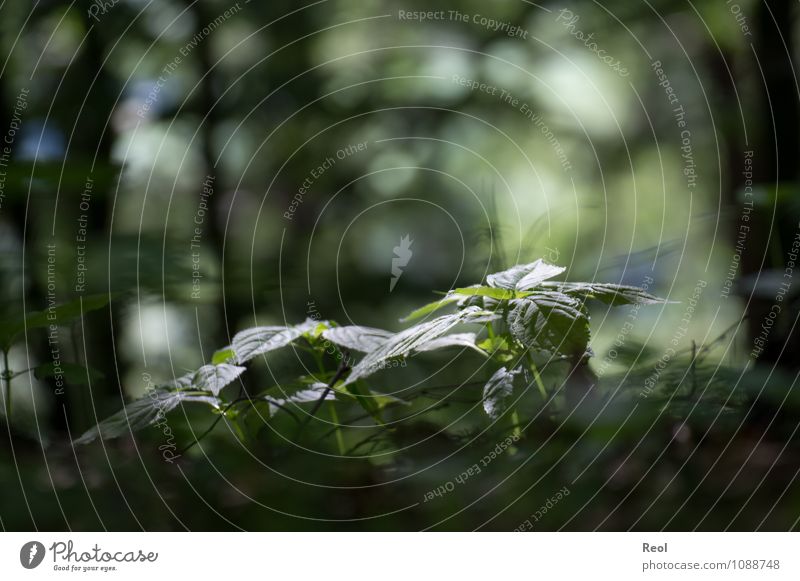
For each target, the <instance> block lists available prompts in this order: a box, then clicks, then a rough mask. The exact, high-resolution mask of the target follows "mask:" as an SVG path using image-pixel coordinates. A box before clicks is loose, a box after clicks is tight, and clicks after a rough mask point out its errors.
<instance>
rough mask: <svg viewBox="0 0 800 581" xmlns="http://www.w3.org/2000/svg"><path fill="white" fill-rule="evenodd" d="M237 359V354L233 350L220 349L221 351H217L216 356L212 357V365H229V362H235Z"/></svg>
mask: <svg viewBox="0 0 800 581" xmlns="http://www.w3.org/2000/svg"><path fill="white" fill-rule="evenodd" d="M235 359H236V352H234V350H233V349H230V348H227V349H220V350H219V351H215V352H214V355H213V356H212V357H211V363H213V364H214V365H219V364H220V363H227V362H229V361H234V360H235Z"/></svg>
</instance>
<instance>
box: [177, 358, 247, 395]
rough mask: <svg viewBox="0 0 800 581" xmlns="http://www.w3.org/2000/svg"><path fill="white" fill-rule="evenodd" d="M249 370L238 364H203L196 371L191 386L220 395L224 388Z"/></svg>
mask: <svg viewBox="0 0 800 581" xmlns="http://www.w3.org/2000/svg"><path fill="white" fill-rule="evenodd" d="M245 371H247V369H246V368H244V367H239V366H237V365H228V364H227V363H222V364H220V365H203V366H202V367H201V368H200V369H198V370H197V371H195V372H194V375H193V376H192V381H191V385H190V387H191V388H194V389H199V390H201V391H210V392H211V393H213V394H214V395H219V392H220V391H222V389H223V388H224V387H225V386H226V385H228V384H230V383H231V382H232V381H234V380H235V379H236V378H237V377H239V376H240V375H241V374H242V373H244V372H245Z"/></svg>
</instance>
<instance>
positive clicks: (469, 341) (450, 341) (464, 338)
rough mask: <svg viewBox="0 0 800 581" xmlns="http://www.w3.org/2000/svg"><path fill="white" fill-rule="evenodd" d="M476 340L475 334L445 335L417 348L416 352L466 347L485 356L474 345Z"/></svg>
mask: <svg viewBox="0 0 800 581" xmlns="http://www.w3.org/2000/svg"><path fill="white" fill-rule="evenodd" d="M476 339H477V335H476V334H475V333H453V334H452V335H445V336H444V337H439V338H438V339H433V340H432V341H428V342H427V343H424V344H422V345H420V346H419V347H417V348H416V351H417V352H418V353H419V352H425V351H435V350H436V349H444V348H446V347H467V348H469V349H472V350H474V351H477V352H478V353H480V354H481V355H486V353H485V352H484V351H483V350H481V349H480V348H479V347H478V346H477V345H476V344H475V341H476Z"/></svg>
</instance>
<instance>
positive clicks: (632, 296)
mask: <svg viewBox="0 0 800 581" xmlns="http://www.w3.org/2000/svg"><path fill="white" fill-rule="evenodd" d="M545 286H547V287H550V288H555V289H557V290H558V292H562V293H564V294H567V295H570V296H577V297H581V298H583V299H594V300H596V301H600V302H602V303H605V304H607V305H611V306H620V305H634V304H639V305H654V304H663V303H666V302H669V301H667V300H666V299H662V298H659V297H657V296H655V295H651V294H650V293H648V292H647V291H645V290H644V289H641V288H639V287H636V286H628V285H621V284H604V283H546V284H545Z"/></svg>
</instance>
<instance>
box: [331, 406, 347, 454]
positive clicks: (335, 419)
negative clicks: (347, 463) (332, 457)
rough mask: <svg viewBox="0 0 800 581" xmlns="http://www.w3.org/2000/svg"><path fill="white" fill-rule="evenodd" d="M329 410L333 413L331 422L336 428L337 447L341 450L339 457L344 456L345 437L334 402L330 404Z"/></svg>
mask: <svg viewBox="0 0 800 581" xmlns="http://www.w3.org/2000/svg"><path fill="white" fill-rule="evenodd" d="M328 409H329V410H330V412H331V421H332V422H333V425H334V426H336V432H335V434H336V447H337V448H338V449H339V455H340V456H344V455H345V449H344V437H343V436H342V430H340V429H339V414H337V413H336V406H335V405H334V402H330V403H329V404H328Z"/></svg>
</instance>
